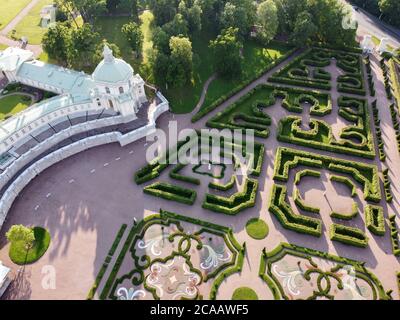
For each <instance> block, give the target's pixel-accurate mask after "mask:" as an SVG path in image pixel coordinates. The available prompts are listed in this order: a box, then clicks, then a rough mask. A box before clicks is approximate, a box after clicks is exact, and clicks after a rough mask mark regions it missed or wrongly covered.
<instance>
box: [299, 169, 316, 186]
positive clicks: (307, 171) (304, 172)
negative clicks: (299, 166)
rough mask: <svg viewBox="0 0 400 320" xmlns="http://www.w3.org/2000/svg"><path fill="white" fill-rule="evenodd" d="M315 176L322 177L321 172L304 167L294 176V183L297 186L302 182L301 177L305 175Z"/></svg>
mask: <svg viewBox="0 0 400 320" xmlns="http://www.w3.org/2000/svg"><path fill="white" fill-rule="evenodd" d="M306 176H308V177H315V178H320V177H321V172H319V171H316V170H311V169H304V170H301V171H299V172H297V173H296V176H295V178H294V184H295V185H296V186H297V185H299V184H300V181H301V179H303V177H306Z"/></svg>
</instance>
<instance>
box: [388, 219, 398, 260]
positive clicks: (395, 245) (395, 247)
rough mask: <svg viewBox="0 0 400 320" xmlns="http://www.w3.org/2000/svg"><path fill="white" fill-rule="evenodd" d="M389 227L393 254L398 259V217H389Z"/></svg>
mask: <svg viewBox="0 0 400 320" xmlns="http://www.w3.org/2000/svg"><path fill="white" fill-rule="evenodd" d="M389 227H390V239H391V242H392V250H393V254H394V255H395V256H396V257H398V256H400V243H399V231H398V230H397V225H396V215H392V216H390V217H389Z"/></svg>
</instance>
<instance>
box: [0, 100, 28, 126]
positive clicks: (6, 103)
mask: <svg viewBox="0 0 400 320" xmlns="http://www.w3.org/2000/svg"><path fill="white" fill-rule="evenodd" d="M27 98H28V97H27V96H23V95H12V96H6V97H4V98H0V121H2V120H4V119H5V118H7V117H9V116H12V115H14V114H17V113H18V112H21V111H22V110H24V109H26V108H27V107H29V106H30V105H31V102H32V101H31V100H30V98H28V99H29V100H28V101H27Z"/></svg>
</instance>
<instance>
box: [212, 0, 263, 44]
mask: <svg viewBox="0 0 400 320" xmlns="http://www.w3.org/2000/svg"><path fill="white" fill-rule="evenodd" d="M255 10H256V7H255V6H254V5H253V2H251V3H249V2H248V1H247V0H245V1H231V2H227V3H226V4H225V7H224V9H223V11H222V12H221V18H220V23H221V29H227V28H230V27H232V28H237V29H238V30H239V34H240V35H241V36H243V37H246V36H247V35H248V34H249V32H250V29H251V27H252V26H253V25H254V22H255Z"/></svg>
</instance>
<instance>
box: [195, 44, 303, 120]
mask: <svg viewBox="0 0 400 320" xmlns="http://www.w3.org/2000/svg"><path fill="white" fill-rule="evenodd" d="M296 50H297V49H296V48H294V49H292V50H290V51H288V52H287V53H286V54H285V55H283V56H281V57H280V58H278V59H276V60H275V61H273V62H272V63H271V64H270V65H268V66H267V67H266V68H265V69H264V70H262V71H260V72H258V73H257V74H256V75H255V76H254V77H252V78H251V79H248V80H245V81H243V82H242V83H241V84H239V85H238V86H237V87H235V88H234V89H233V90H231V91H230V92H229V93H227V94H225V95H223V96H221V97H220V98H219V99H217V100H215V101H214V102H213V103H212V104H210V105H209V106H207V107H203V108H201V109H200V111H199V112H198V113H196V114H195V115H194V116H193V117H192V120H191V121H192V123H195V122H197V121H199V120H200V119H201V118H203V117H204V116H206V115H207V114H208V113H210V112H211V111H213V110H214V109H216V108H217V107H218V106H220V105H221V104H222V103H224V102H225V101H227V100H229V99H230V98H231V97H233V96H234V95H235V94H237V93H238V92H240V91H241V90H242V89H243V88H245V87H246V86H248V85H250V84H251V83H252V82H254V81H256V80H257V79H258V78H260V77H261V76H262V75H263V74H265V73H267V72H269V71H270V70H272V69H273V68H275V67H276V66H277V65H279V64H280V63H282V62H283V61H284V60H286V59H287V58H289V57H290V56H291V55H292V54H293V53H294V52H295V51H296Z"/></svg>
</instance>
